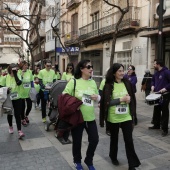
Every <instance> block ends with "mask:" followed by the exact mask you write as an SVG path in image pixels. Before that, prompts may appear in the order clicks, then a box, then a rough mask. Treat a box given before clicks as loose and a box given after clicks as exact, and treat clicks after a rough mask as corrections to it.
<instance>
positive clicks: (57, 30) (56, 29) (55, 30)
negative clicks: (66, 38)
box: [53, 24, 59, 66]
mask: <svg viewBox="0 0 170 170" xmlns="http://www.w3.org/2000/svg"><path fill="white" fill-rule="evenodd" d="M57 26H58V24H57V25H56V26H55V27H54V28H53V29H54V33H56V32H59V28H58V27H57ZM54 37H55V39H54V41H55V47H54V52H55V61H56V60H57V52H56V47H57V45H58V44H57V38H58V37H57V36H54ZM58 56H59V55H58ZM58 66H59V57H58Z"/></svg>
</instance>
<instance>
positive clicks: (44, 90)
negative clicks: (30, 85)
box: [38, 60, 56, 123]
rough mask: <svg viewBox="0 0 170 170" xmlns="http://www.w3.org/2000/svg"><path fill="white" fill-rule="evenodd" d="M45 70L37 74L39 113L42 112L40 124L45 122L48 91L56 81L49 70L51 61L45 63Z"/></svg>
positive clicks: (53, 74) (52, 71) (51, 70)
mask: <svg viewBox="0 0 170 170" xmlns="http://www.w3.org/2000/svg"><path fill="white" fill-rule="evenodd" d="M44 64H45V68H44V69H42V70H40V72H39V74H38V78H39V85H40V92H39V95H40V99H41V111H42V122H43V123H45V122H46V105H47V101H48V93H49V92H48V91H49V88H50V87H51V85H52V84H53V83H54V82H55V81H56V75H55V72H54V70H53V69H51V67H52V66H51V61H50V60H46V61H45V63H44Z"/></svg>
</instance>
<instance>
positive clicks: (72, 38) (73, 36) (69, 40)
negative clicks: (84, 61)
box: [64, 31, 79, 46]
mask: <svg viewBox="0 0 170 170" xmlns="http://www.w3.org/2000/svg"><path fill="white" fill-rule="evenodd" d="M78 42H79V35H78V31H72V32H70V33H68V34H65V36H64V44H65V45H66V46H69V45H71V44H77V43H78Z"/></svg>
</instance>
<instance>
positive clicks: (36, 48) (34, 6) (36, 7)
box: [29, 0, 48, 65]
mask: <svg viewBox="0 0 170 170" xmlns="http://www.w3.org/2000/svg"><path fill="white" fill-rule="evenodd" d="M29 5H30V6H29V15H30V21H31V22H33V23H35V22H37V17H35V16H36V15H37V14H38V13H39V11H40V6H42V10H41V12H40V13H41V15H40V18H41V19H40V23H37V25H38V28H39V36H38V35H37V32H36V28H35V26H34V25H33V24H31V22H30V27H32V29H31V31H30V34H29V38H30V43H31V44H32V45H33V49H32V55H33V56H32V57H33V58H34V62H35V63H41V61H42V60H43V59H46V58H48V55H47V53H45V19H46V15H45V12H46V8H45V0H40V1H35V0H30V4H29ZM39 41H40V45H39ZM40 48H41V51H42V53H41V52H40ZM42 65H43V64H42Z"/></svg>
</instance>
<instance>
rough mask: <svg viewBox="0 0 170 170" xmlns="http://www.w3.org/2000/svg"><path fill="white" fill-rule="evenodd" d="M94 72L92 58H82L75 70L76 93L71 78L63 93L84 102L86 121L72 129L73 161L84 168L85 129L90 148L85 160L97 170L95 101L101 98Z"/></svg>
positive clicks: (77, 166) (80, 169)
mask: <svg viewBox="0 0 170 170" xmlns="http://www.w3.org/2000/svg"><path fill="white" fill-rule="evenodd" d="M92 72H93V66H92V65H91V62H90V60H82V61H80V62H79V63H78V65H77V67H76V71H75V75H74V77H75V79H76V86H75V93H74V80H73V79H71V80H70V81H69V82H68V84H67V85H66V88H65V90H64V91H63V93H67V94H69V95H72V96H75V97H76V98H78V99H79V100H81V101H82V102H83V104H82V105H81V107H80V110H81V112H82V115H83V119H84V122H83V123H82V124H80V125H78V126H77V127H75V128H73V129H72V130H71V135H72V139H73V145H72V153H73V163H74V166H75V168H76V170H83V167H82V165H81V159H82V155H81V145H82V135H83V131H84V129H85V130H86V132H87V134H88V141H89V145H88V149H87V152H86V158H85V160H84V162H85V164H86V165H87V167H88V169H89V170H95V168H94V166H93V156H94V153H95V150H96V147H97V144H98V141H99V136H98V130H97V125H96V121H95V110H94V102H95V101H96V102H97V101H99V100H100V96H99V94H98V89H97V85H96V83H95V81H94V80H93V79H91V76H92Z"/></svg>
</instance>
